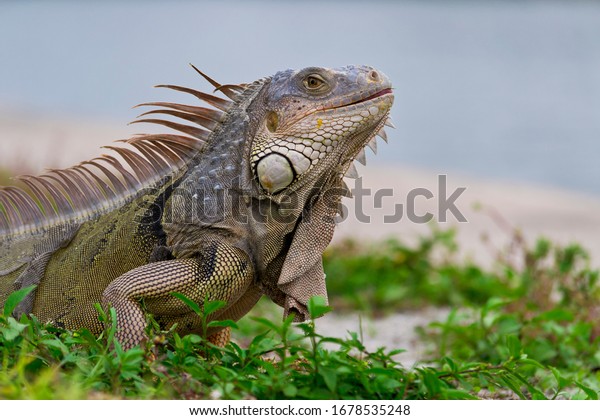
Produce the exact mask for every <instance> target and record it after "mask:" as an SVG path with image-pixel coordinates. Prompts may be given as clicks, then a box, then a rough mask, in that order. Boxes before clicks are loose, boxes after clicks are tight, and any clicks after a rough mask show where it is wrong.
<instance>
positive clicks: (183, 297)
mask: <svg viewBox="0 0 600 420" xmlns="http://www.w3.org/2000/svg"><path fill="white" fill-rule="evenodd" d="M171 295H172V296H175V297H176V298H177V299H179V300H180V301H182V302H183V303H185V304H186V305H187V306H188V307H189V308H190V309H191V310H192V311H194V312H195V313H196V314H197V315H202V308H200V305H198V304H197V303H196V302H194V301H193V300H192V299H190V298H189V297H187V296H186V295H184V294H182V293H179V292H173V293H171Z"/></svg>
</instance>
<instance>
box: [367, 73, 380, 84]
mask: <svg viewBox="0 0 600 420" xmlns="http://www.w3.org/2000/svg"><path fill="white" fill-rule="evenodd" d="M369 78H370V79H371V80H373V81H374V82H376V81H378V80H379V73H377V72H376V71H375V70H371V72H370V73H369Z"/></svg>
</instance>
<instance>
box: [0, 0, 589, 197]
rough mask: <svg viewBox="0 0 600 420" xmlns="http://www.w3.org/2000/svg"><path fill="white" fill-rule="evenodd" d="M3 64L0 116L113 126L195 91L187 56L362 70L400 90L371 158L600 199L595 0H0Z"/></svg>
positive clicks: (213, 65)
mask: <svg viewBox="0 0 600 420" xmlns="http://www.w3.org/2000/svg"><path fill="white" fill-rule="evenodd" d="M0 62H1V63H2V65H1V66H0V104H1V106H2V107H3V108H4V109H10V110H16V111H21V112H27V113H36V114H37V115H43V116H45V117H48V116H56V117H60V118H64V117H69V118H82V119H88V120H89V119H95V120H99V119H104V120H113V121H114V122H115V123H117V124H120V125H124V124H125V123H126V122H128V121H130V120H131V119H133V118H134V117H135V115H136V112H135V110H131V109H130V107H131V106H132V105H135V104H136V103H138V102H142V101H146V100H151V99H154V98H156V97H157V96H160V95H164V92H158V91H153V90H152V89H150V87H151V86H153V85H155V84H158V83H179V84H183V85H189V86H198V87H200V86H204V85H203V84H202V83H203V82H202V81H201V80H200V79H199V78H198V76H197V75H196V74H195V72H193V71H192V70H191V69H190V68H189V67H188V65H187V64H188V63H189V62H191V63H194V64H195V65H196V66H198V67H199V68H201V69H202V70H203V71H205V72H207V73H208V74H209V75H213V76H214V77H215V78H216V79H217V80H219V81H221V82H222V83H236V82H248V81H251V80H254V79H257V78H259V77H262V76H265V75H270V74H273V73H274V72H276V71H278V70H282V69H286V68H298V67H305V66H309V65H318V66H341V65H345V64H350V63H356V64H363V63H364V64H370V65H373V66H375V67H377V68H379V69H381V70H382V71H384V72H385V73H387V74H388V75H389V76H390V77H391V79H392V80H393V81H394V83H395V87H396V95H397V99H396V105H395V107H394V109H393V112H392V114H393V117H394V118H393V119H394V121H395V122H396V126H397V127H398V129H397V130H396V131H394V132H393V133H392V134H391V136H392V141H391V142H390V145H389V146H386V147H385V149H384V152H383V153H382V155H381V156H379V157H377V158H376V162H380V163H390V164H394V165H403V164H406V165H412V166H421V167H426V168H432V169H434V170H436V171H442V172H448V171H460V172H461V173H464V174H471V175H477V176H482V177H487V178H500V179H511V180H522V181H528V182H532V183H538V184H545V185H550V186H558V187H563V188H569V189H574V190H578V191H582V192H588V193H592V194H595V195H600V165H599V164H598V158H599V157H600V153H599V151H600V2H583V1H369V2H365V1H303V2H293V1H268V0H266V1H229V2H220V1H170V2H158V1H102V2H100V1H98V2H93V1H86V2H75V1H3V2H0ZM171 97H172V96H171ZM107 140H108V139H107ZM0 141H1V142H2V143H10V142H11V141H12V139H11V138H7V137H6V134H4V133H0Z"/></svg>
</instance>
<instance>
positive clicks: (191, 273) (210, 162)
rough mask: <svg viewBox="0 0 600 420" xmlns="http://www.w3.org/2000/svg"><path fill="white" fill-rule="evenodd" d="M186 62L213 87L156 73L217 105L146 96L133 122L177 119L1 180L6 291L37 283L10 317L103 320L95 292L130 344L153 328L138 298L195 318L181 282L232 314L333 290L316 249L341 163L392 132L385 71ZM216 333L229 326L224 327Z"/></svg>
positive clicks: (322, 240) (195, 325)
mask: <svg viewBox="0 0 600 420" xmlns="http://www.w3.org/2000/svg"><path fill="white" fill-rule="evenodd" d="M194 69H195V70H196V71H198V73H200V75H202V76H203V77H204V78H205V79H206V80H207V81H208V82H209V83H210V84H211V85H212V86H213V87H214V89H215V92H213V93H212V94H208V93H203V92H200V91H197V90H194V89H190V88H187V87H182V86H175V85H159V86H160V87H165V88H170V89H174V90H176V91H180V92H184V93H187V94H191V95H193V96H195V97H196V98H197V99H199V100H201V101H204V102H206V103H208V104H209V105H210V107H203V106H198V105H197V104H196V105H182V104H178V103H167V102H150V103H144V104H141V105H140V106H152V107H155V108H153V109H152V110H150V111H148V112H145V113H144V114H142V115H141V116H140V117H143V118H141V119H138V120H136V121H134V122H147V123H155V124H161V125H164V126H167V127H169V128H170V129H173V130H176V131H177V132H178V133H176V134H160V135H159V134H142V135H135V136H133V137H132V138H130V139H128V140H125V141H124V142H125V143H126V145H125V147H117V146H109V147H108V148H109V149H112V151H113V152H112V153H113V154H112V155H110V154H108V155H102V156H100V157H98V158H96V159H92V160H88V161H84V162H82V163H80V164H78V165H76V166H73V167H71V168H68V169H64V170H51V171H49V172H47V173H46V174H44V175H41V176H37V177H33V176H24V177H20V180H21V181H22V182H23V183H24V184H25V185H24V187H25V188H23V189H21V188H18V187H2V188H0V305H3V304H4V302H5V300H6V298H7V296H8V295H9V294H10V293H12V292H13V291H15V290H17V289H21V288H24V287H28V286H31V285H36V286H37V287H36V288H35V290H34V292H32V293H31V294H30V295H29V296H28V297H27V298H26V299H25V300H23V301H22V302H21V303H20V305H19V306H18V307H17V308H16V309H15V311H14V315H15V316H20V315H21V314H34V315H35V316H36V317H37V318H38V319H39V320H41V321H42V322H51V323H53V324H54V325H57V326H61V327H65V328H70V329H75V328H81V327H85V328H88V329H89V330H91V331H92V332H93V333H96V334H99V333H100V332H101V331H102V330H103V325H102V323H101V322H100V321H99V318H98V314H97V312H96V310H95V308H94V303H96V302H102V303H103V305H105V306H110V305H112V307H114V308H115V311H116V315H117V326H118V330H117V334H116V336H117V339H118V340H119V341H120V343H121V345H122V346H123V347H124V348H131V347H133V346H135V345H137V344H139V343H141V342H142V341H143V340H145V338H146V337H145V327H146V314H147V313H150V314H152V315H153V316H154V318H155V319H156V320H157V321H158V323H159V325H161V326H162V327H164V328H170V327H172V326H173V325H175V324H177V326H176V331H178V332H179V333H181V334H187V333H191V332H199V331H200V327H201V326H200V320H199V318H198V317H197V316H196V315H195V314H194V313H193V311H192V310H191V309H190V308H189V307H188V306H187V305H186V304H185V303H184V302H182V300H180V299H178V298H177V297H176V296H174V295H173V293H174V292H179V293H182V294H184V295H186V296H187V297H188V298H190V299H193V300H194V301H195V302H198V303H199V304H202V303H203V302H205V299H209V300H221V301H224V302H226V306H225V307H224V308H222V309H221V310H220V311H218V312H217V313H216V314H215V315H214V318H215V319H233V320H238V319H239V318H240V317H242V316H243V315H244V314H246V313H247V312H248V311H249V310H250V309H251V308H252V307H253V306H254V305H255V303H256V302H257V300H258V299H259V298H260V297H261V296H262V295H263V294H265V295H267V296H269V297H270V298H271V299H272V300H273V301H274V302H275V303H276V304H278V305H280V306H282V307H283V308H284V316H287V315H288V314H290V313H291V314H294V316H295V319H294V320H295V321H303V320H305V319H306V318H307V316H308V311H307V303H308V300H309V298H310V297H311V296H313V295H321V296H325V297H326V287H325V275H324V272H323V266H322V253H323V251H324V249H325V248H326V246H327V245H328V244H329V242H330V241H331V238H332V235H333V230H334V226H335V216H336V214H337V212H338V206H339V203H340V199H341V196H342V195H344V194H346V188H345V184H344V182H343V180H342V177H343V176H344V175H345V174H346V175H348V176H351V177H352V176H355V174H356V172H355V171H356V169H355V168H354V165H353V160H354V159H357V160H359V161H363V162H364V148H365V146H367V145H369V146H370V147H371V148H374V147H375V145H376V143H375V135H377V134H379V135H380V136H381V137H383V138H384V139H386V135H385V131H384V130H383V128H384V127H383V126H384V125H385V124H388V125H390V124H391V123H389V120H388V115H389V111H390V108H391V106H392V103H393V94H392V87H391V83H390V81H389V79H388V78H387V77H386V76H385V75H384V74H383V73H381V72H380V71H378V70H376V69H374V68H372V67H367V66H347V67H342V68H337V69H327V68H318V67H309V68H305V69H302V70H285V71H281V72H278V73H276V74H275V75H274V76H272V77H266V78H262V79H260V80H257V81H255V82H253V83H249V84H238V85H230V84H228V85H221V84H219V83H217V82H216V81H214V80H213V79H212V78H210V77H208V76H206V75H205V74H204V73H202V72H201V71H199V70H198V69H196V68H195V67H194ZM217 94H220V95H222V96H223V97H221V96H217ZM157 114H161V115H166V116H167V117H166V118H167V119H160V118H157V117H156V115H157ZM140 117H138V118H140ZM172 117H175V118H176V119H177V120H176V121H178V122H176V121H173V118H172ZM209 334H210V337H209V338H210V340H211V341H213V342H214V343H217V344H224V343H226V342H227V340H228V331H227V330H212V331H209Z"/></svg>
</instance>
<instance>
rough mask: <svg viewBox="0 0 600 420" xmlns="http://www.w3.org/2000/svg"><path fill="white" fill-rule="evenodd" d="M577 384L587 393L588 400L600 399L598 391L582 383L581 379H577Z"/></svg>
mask: <svg viewBox="0 0 600 420" xmlns="http://www.w3.org/2000/svg"><path fill="white" fill-rule="evenodd" d="M575 385H577V386H578V387H579V389H581V390H582V391H583V392H585V395H587V399H588V400H597V399H598V392H597V391H594V390H593V389H592V388H590V387H588V386H586V385H584V384H582V383H581V382H579V381H575Z"/></svg>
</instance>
